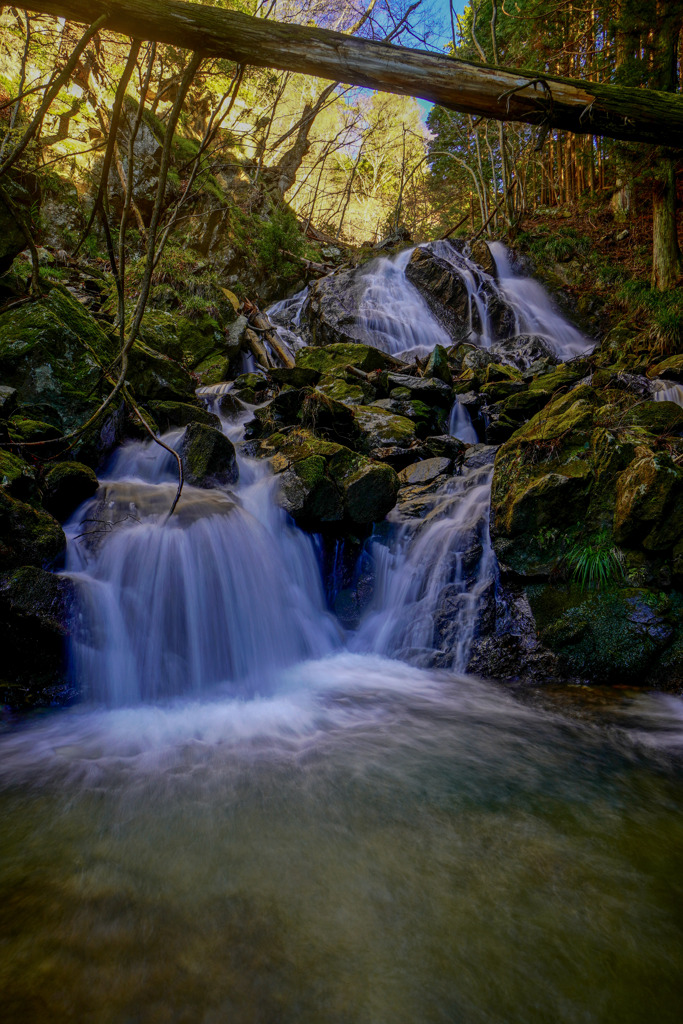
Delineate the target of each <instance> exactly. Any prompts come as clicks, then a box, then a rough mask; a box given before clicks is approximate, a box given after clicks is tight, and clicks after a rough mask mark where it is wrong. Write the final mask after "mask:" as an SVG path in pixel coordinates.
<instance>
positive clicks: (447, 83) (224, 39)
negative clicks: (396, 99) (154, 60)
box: [25, 0, 683, 147]
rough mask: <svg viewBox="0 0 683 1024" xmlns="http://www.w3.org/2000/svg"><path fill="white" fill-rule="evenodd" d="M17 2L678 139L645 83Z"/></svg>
mask: <svg viewBox="0 0 683 1024" xmlns="http://www.w3.org/2000/svg"><path fill="white" fill-rule="evenodd" d="M25 6H27V7H28V8H30V9H31V10H34V11H40V12H42V13H45V14H54V15H57V16H58V17H63V18H68V19H70V20H72V21H76V22H86V23H90V22H92V21H93V19H94V18H95V17H96V16H98V15H100V14H106V15H107V16H108V20H107V25H106V27H107V28H108V29H109V30H111V31H114V32H122V33H123V34H125V35H128V36H134V37H136V38H138V39H153V40H156V41H157V42H162V43H170V44H171V45H173V46H180V47H184V48H187V49H193V50H195V51H197V52H199V53H201V54H203V55H206V56H219V57H224V58H228V59H229V60H234V61H236V62H237V63H238V64H252V65H256V66H258V67H271V68H281V69H283V70H289V71H295V72H300V73H302V74H309V75H316V76H320V77H324V78H330V79H333V80H335V81H341V82H346V83H348V84H351V85H360V86H365V87H367V88H370V89H379V90H383V91H385V92H394V93H400V94H403V95H409V96H419V97H421V98H422V99H426V100H430V101H431V102H433V103H438V104H440V105H441V106H444V107H448V108H450V109H451V110H458V111H460V112H462V113H466V114H475V115H478V116H483V117H493V118H496V119H497V120H499V121H524V122H527V123H529V124H543V125H545V126H550V127H554V128H559V129H563V130H565V131H572V132H576V133H578V134H586V133H590V134H593V135H604V136H607V137H611V138H615V139H625V140H627V141H628V140H630V141H641V142H655V143H656V142H660V141H661V140H662V138H665V139H666V140H667V144H668V145H670V146H672V147H676V146H681V145H683V98H682V97H680V96H675V95H667V94H666V93H660V92H655V91H653V90H644V89H630V88H625V87H623V86H616V85H606V84H603V83H596V82H583V81H575V80H573V79H567V78H559V77H556V76H549V75H541V76H539V75H538V74H537V73H536V72H533V71H508V70H505V69H503V68H497V67H493V66H490V65H485V66H482V65H479V64H475V63H470V62H468V61H461V60H453V59H452V58H450V57H445V56H441V55H439V54H434V53H426V52H424V51H420V50H411V49H407V48H405V47H401V46H392V45H390V44H389V43H379V42H374V41H372V40H369V39H360V38H355V37H352V36H346V35H342V34H341V33H339V32H330V31H327V30H325V29H318V28H311V27H309V26H303V25H282V24H279V23H277V22H274V21H267V20H264V19H260V18H251V17H248V16H247V15H245V14H238V13H236V12H233V11H225V10H222V9H220V8H218V7H205V6H203V5H201V4H195V3H187V2H183V0H29V2H28V3H26V4H25Z"/></svg>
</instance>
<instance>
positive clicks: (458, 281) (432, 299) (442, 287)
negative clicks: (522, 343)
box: [406, 243, 515, 340]
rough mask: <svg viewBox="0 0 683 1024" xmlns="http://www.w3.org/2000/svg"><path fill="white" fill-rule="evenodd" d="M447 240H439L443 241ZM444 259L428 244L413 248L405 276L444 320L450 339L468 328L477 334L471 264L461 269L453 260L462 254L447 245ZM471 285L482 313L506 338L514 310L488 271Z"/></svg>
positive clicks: (464, 335) (479, 326)
mask: <svg viewBox="0 0 683 1024" xmlns="http://www.w3.org/2000/svg"><path fill="white" fill-rule="evenodd" d="M446 244H447V243H442V245H446ZM448 252H449V259H445V258H444V257H443V256H441V255H437V253H436V252H435V251H434V250H433V249H432V248H431V247H429V246H421V247H418V248H417V249H415V251H414V252H413V254H412V256H411V257H410V262H409V263H408V266H407V268H406V277H407V278H408V280H409V281H410V282H411V283H412V284H414V285H415V287H416V288H417V289H418V291H419V292H420V293H421V294H422V296H423V298H424V299H425V301H426V302H427V305H428V306H429V307H430V309H431V310H432V312H433V313H434V315H435V316H436V318H437V319H438V320H439V321H440V322H441V323H443V324H444V326H445V327H446V328H447V330H448V331H449V333H450V335H451V337H452V338H453V339H454V340H464V339H466V338H467V337H468V335H469V333H470V330H474V331H475V332H476V333H477V334H481V333H482V332H483V330H484V324H483V323H482V321H481V318H480V314H479V311H478V309H477V305H476V303H473V302H470V280H471V277H472V274H473V270H472V269H471V265H470V266H468V267H466V266H465V265H464V263H463V268H462V270H458V267H457V264H458V261H459V260H462V257H461V256H460V254H459V253H458V251H457V249H455V247H453V246H449V249H448ZM477 276H478V280H477V281H476V282H475V283H474V288H475V290H476V291H477V294H478V296H480V297H481V298H482V299H483V302H484V305H485V307H486V317H487V318H488V320H489V324H490V327H491V329H492V331H493V333H494V335H495V336H496V337H497V338H506V337H508V336H509V335H510V334H512V332H513V331H514V329H515V314H514V311H513V310H512V308H511V307H510V306H509V305H508V304H507V302H506V301H505V300H504V299H503V297H502V295H501V294H500V292H499V291H498V289H497V288H496V287H495V285H494V284H493V283H492V281H491V279H490V276H489V275H488V274H482V275H477Z"/></svg>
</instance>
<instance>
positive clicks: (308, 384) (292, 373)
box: [268, 366, 321, 388]
mask: <svg viewBox="0 0 683 1024" xmlns="http://www.w3.org/2000/svg"><path fill="white" fill-rule="evenodd" d="M268 377H269V378H270V379H271V380H273V381H275V383H276V384H281V385H283V384H286V385H288V386H289V387H292V388H314V387H315V386H316V384H317V383H318V381H319V380H320V377H321V374H320V371H319V370H311V369H307V368H306V367H304V366H292V367H278V368H276V369H274V370H269V371H268Z"/></svg>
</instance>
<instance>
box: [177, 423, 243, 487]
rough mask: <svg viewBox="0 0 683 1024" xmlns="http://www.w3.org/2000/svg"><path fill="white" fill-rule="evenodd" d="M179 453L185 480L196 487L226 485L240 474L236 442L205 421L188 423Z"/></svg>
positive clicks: (233, 481)
mask: <svg viewBox="0 0 683 1024" xmlns="http://www.w3.org/2000/svg"><path fill="white" fill-rule="evenodd" d="M179 453H180V456H181V458H182V461H183V473H184V476H185V480H186V482H187V483H188V484H190V485H192V486H194V487H207V488H210V487H216V486H226V485H227V484H233V483H235V481H236V480H237V478H238V476H239V470H238V468H237V458H236V456H235V447H234V445H233V443H232V441H230V440H229V438H227V437H226V436H225V434H222V433H221V432H220V430H214V428H213V427H208V426H205V425H204V424H203V423H190V424H189V425H188V426H187V428H186V430H185V434H184V435H183V438H182V441H181V444H180V449H179Z"/></svg>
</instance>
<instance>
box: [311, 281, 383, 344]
mask: <svg viewBox="0 0 683 1024" xmlns="http://www.w3.org/2000/svg"><path fill="white" fill-rule="evenodd" d="M366 288H367V279H366V277H365V275H364V273H363V271H362V270H355V269H354V270H342V271H340V272H338V273H335V274H328V275H327V277H323V278H322V279H321V280H320V281H316V282H315V284H313V285H311V288H310V291H309V293H308V298H307V300H306V303H305V305H304V308H303V318H304V320H305V322H306V323H307V324H308V329H309V332H310V340H311V344H312V345H315V346H319V345H334V344H352V345H353V344H359V343H360V344H367V343H368V342H370V341H372V335H371V334H370V332H369V331H368V330H367V328H366V326H365V324H364V321H363V318H362V317H360V316H359V310H360V304H361V300H362V298H363V296H364V294H365V291H366ZM297 362H298V360H297Z"/></svg>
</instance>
